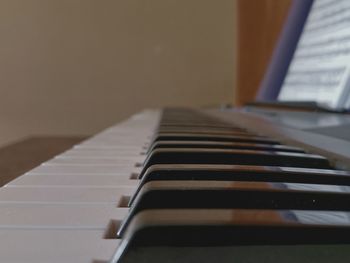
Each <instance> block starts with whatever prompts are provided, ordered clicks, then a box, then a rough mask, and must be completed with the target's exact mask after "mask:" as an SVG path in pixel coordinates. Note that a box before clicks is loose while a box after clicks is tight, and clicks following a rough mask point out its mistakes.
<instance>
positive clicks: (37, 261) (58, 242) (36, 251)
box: [0, 229, 120, 263]
mask: <svg viewBox="0 0 350 263" xmlns="http://www.w3.org/2000/svg"><path fill="white" fill-rule="evenodd" d="M103 235H104V231H102V230H78V229H76V230H71V229H69V230H62V229H61V230H38V229H18V230H13V229H1V230H0V259H1V262H4V263H5V262H6V263H48V262H50V263H62V262H64V263H93V262H98V261H108V260H109V259H110V258H111V257H112V255H113V253H114V252H115V250H116V248H117V247H118V245H119V243H120V241H119V240H118V239H103Z"/></svg>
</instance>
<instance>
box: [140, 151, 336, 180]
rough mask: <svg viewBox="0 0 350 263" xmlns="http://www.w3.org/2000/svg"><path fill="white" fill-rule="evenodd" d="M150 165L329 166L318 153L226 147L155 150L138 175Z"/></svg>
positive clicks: (323, 167)
mask: <svg viewBox="0 0 350 263" xmlns="http://www.w3.org/2000/svg"><path fill="white" fill-rule="evenodd" d="M154 164H240V165H264V166H286V167H304V168H321V169H331V168H332V167H331V166H330V164H329V162H328V160H327V159H326V158H324V157H322V156H319V155H314V154H303V153H285V152H267V151H253V150H227V149H196V148H183V149H176V148H171V149H166V148H164V149H156V150H154V151H152V152H151V153H150V154H149V155H148V157H147V158H146V160H145V163H144V167H143V170H142V171H141V177H142V175H143V174H144V173H145V171H146V170H147V168H148V167H150V166H151V165H154Z"/></svg>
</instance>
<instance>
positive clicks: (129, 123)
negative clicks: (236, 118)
mask: <svg viewBox="0 0 350 263" xmlns="http://www.w3.org/2000/svg"><path fill="white" fill-rule="evenodd" d="M349 186H350V173H349V172H347V171H341V170H337V169H335V168H334V167H333V165H332V163H331V162H330V161H329V160H328V159H327V158H326V157H324V156H320V155H317V154H312V153H309V152H305V151H304V149H301V148H299V147H295V146H292V145H285V144H284V143H282V142H280V141H277V140H275V139H274V138H270V137H266V136H263V135H260V134H253V133H251V132H250V131H248V130H246V129H244V127H237V126H234V125H232V124H230V123H226V122H223V121H220V120H218V119H216V118H213V117H210V116H208V115H206V114H203V113H200V112H198V111H194V110H185V109H166V110H164V111H163V112H161V111H156V110H148V111H144V112H142V113H140V114H137V115H134V116H133V117H131V118H130V119H128V120H126V121H124V122H122V123H120V124H118V125H116V126H114V127H111V128H109V129H107V130H105V131H103V132H101V133H99V134H97V135H95V136H94V137H92V138H90V139H88V140H86V141H84V142H83V143H81V144H79V145H76V146H75V147H73V148H72V149H70V150H68V151H66V152H64V153H62V154H60V155H58V156H56V157H55V158H53V159H52V160H50V161H48V162H46V163H43V164H42V165H40V166H39V167H37V168H35V169H33V170H32V171H30V172H28V173H26V174H24V175H23V176H21V177H18V178H17V179H15V180H13V181H12V182H10V183H9V184H7V185H6V186H4V187H3V188H1V189H0V209H1V212H0V261H1V262H35V263H38V262H60V263H61V262H68V263H69V262H72V263H73V262H74V263H79V262H84V263H85V262H90V263H107V262H111V263H112V262H113V263H116V262H123V261H124V260H128V254H129V253H133V252H134V251H137V249H138V248H144V247H152V246H166V247H173V246H175V247H176V246H190V247H192V246H194V247H206V246H232V247H235V246H261V245H304V244H309V245H320V244H348V243H350V205H349V204H350V187H349ZM230 261H231V260H227V261H226V262H230ZM128 262H130V260H129V261H128ZM145 262H146V261H145ZM163 262H166V259H164V261H163ZM173 262H175V261H173ZM177 262H179V261H177ZM138 263H139V262H138Z"/></svg>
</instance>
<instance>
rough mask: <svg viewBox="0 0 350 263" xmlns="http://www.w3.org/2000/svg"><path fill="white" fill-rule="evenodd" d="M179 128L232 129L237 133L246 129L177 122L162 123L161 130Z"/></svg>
mask: <svg viewBox="0 0 350 263" xmlns="http://www.w3.org/2000/svg"><path fill="white" fill-rule="evenodd" d="M178 127H184V128H202V129H217V130H219V129H223V130H226V129H231V130H236V131H245V129H243V128H240V127H237V126H233V125H231V124H226V123H188V122H183V123H176V122H169V121H168V122H161V123H160V125H159V128H178Z"/></svg>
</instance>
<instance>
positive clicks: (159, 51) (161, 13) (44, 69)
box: [0, 0, 235, 145]
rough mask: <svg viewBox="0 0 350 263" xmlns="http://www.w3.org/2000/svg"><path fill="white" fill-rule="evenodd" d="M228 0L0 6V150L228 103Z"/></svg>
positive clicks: (89, 0)
mask: <svg viewBox="0 0 350 263" xmlns="http://www.w3.org/2000/svg"><path fill="white" fill-rule="evenodd" d="M234 10H235V4H234V1H233V0H219V1H213V0H148V1H145V0H114V1H112V0H0V145H1V144H4V143H8V142H9V141H12V140H15V139H18V138H20V137H22V136H28V135H32V134H91V133H95V132H97V131H99V130H101V129H103V128H105V127H107V126H109V125H111V124H113V123H115V122H117V121H119V120H121V119H122V118H125V117H127V116H129V115H130V114H132V113H134V112H137V111H139V110H141V109H143V108H145V107H159V106H164V105H191V106H205V105H213V104H219V103H225V102H231V101H232V100H233V98H232V96H233V95H232V94H233V83H234V74H233V72H234V54H233V53H234V30H235V23H234V21H235V19H234V17H235V15H234Z"/></svg>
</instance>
